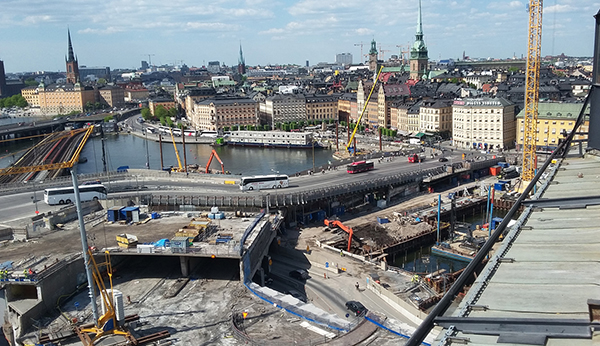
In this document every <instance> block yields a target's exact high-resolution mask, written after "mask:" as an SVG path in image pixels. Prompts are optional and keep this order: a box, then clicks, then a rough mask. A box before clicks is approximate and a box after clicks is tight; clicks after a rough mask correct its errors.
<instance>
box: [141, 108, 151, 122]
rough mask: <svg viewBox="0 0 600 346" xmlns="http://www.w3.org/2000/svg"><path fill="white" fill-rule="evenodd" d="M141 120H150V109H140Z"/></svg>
mask: <svg viewBox="0 0 600 346" xmlns="http://www.w3.org/2000/svg"><path fill="white" fill-rule="evenodd" d="M142 118H143V119H144V120H146V121H148V120H150V119H151V118H152V113H150V108H148V107H144V108H142Z"/></svg>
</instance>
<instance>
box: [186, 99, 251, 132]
mask: <svg viewBox="0 0 600 346" xmlns="http://www.w3.org/2000/svg"><path fill="white" fill-rule="evenodd" d="M188 117H189V118H190V120H191V122H192V125H193V126H194V128H195V129H196V130H209V131H217V130H219V129H223V128H224V127H228V128H231V127H232V126H237V125H241V126H246V125H258V123H259V113H258V103H257V102H256V101H254V100H253V99H250V98H239V97H232V98H209V99H205V100H202V101H199V102H196V103H195V104H194V108H193V110H192V112H191V113H189V114H188Z"/></svg>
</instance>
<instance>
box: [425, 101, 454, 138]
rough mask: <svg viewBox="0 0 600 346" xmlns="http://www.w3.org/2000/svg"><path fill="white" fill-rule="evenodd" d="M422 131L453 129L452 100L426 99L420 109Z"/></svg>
mask: <svg viewBox="0 0 600 346" xmlns="http://www.w3.org/2000/svg"><path fill="white" fill-rule="evenodd" d="M419 131H420V132H438V133H439V132H448V133H450V132H451V131H452V100H424V101H423V103H422V104H421V108H420V109H419Z"/></svg>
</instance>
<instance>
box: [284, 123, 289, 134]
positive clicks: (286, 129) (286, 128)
mask: <svg viewBox="0 0 600 346" xmlns="http://www.w3.org/2000/svg"><path fill="white" fill-rule="evenodd" d="M283 131H286V132H289V131H290V125H289V124H283Z"/></svg>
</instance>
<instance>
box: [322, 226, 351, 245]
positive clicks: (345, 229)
mask: <svg viewBox="0 0 600 346" xmlns="http://www.w3.org/2000/svg"><path fill="white" fill-rule="evenodd" d="M323 222H325V226H327V227H338V228H340V229H341V230H342V231H344V232H346V233H348V250H347V251H348V252H350V245H352V235H353V234H354V232H353V231H352V228H350V227H347V226H344V224H343V223H341V222H340V221H339V220H327V219H325V220H324V221H323Z"/></svg>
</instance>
